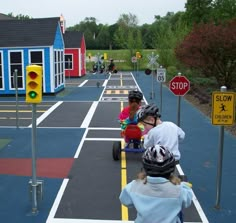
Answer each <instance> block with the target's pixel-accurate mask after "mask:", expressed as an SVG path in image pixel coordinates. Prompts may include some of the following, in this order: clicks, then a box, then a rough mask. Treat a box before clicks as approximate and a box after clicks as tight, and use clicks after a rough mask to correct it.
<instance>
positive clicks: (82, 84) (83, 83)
mask: <svg viewBox="0 0 236 223" xmlns="http://www.w3.org/2000/svg"><path fill="white" fill-rule="evenodd" d="M87 82H88V80H85V81H84V82H82V83H81V84H80V85H78V87H82V86H84V85H85V84H86V83H87Z"/></svg>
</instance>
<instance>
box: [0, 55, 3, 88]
mask: <svg viewBox="0 0 236 223" xmlns="http://www.w3.org/2000/svg"><path fill="white" fill-rule="evenodd" d="M0 89H3V65H2V52H0Z"/></svg>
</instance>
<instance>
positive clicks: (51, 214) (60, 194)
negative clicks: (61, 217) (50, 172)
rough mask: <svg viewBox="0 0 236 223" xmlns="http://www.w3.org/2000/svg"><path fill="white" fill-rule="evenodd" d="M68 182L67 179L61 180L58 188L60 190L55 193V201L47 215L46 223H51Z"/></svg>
mask: <svg viewBox="0 0 236 223" xmlns="http://www.w3.org/2000/svg"><path fill="white" fill-rule="evenodd" d="M68 182H69V179H64V180H63V182H62V185H61V187H60V190H59V192H58V193H57V196H56V199H55V201H54V203H53V206H52V208H51V210H50V213H49V215H48V218H47V221H46V223H52V222H53V220H54V216H55V214H56V211H57V208H58V206H59V204H60V201H61V198H62V196H63V194H64V191H65V188H66V186H67V183H68Z"/></svg>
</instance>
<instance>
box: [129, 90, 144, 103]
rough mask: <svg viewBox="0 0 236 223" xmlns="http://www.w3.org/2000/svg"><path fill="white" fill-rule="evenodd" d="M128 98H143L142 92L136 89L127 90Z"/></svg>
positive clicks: (138, 99)
mask: <svg viewBox="0 0 236 223" xmlns="http://www.w3.org/2000/svg"><path fill="white" fill-rule="evenodd" d="M128 98H129V101H132V100H136V101H141V100H142V99H143V94H142V92H140V91H138V90H133V91H129V95H128Z"/></svg>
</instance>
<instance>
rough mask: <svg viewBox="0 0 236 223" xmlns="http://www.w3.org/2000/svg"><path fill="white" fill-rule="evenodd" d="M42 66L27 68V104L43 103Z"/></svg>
mask: <svg viewBox="0 0 236 223" xmlns="http://www.w3.org/2000/svg"><path fill="white" fill-rule="evenodd" d="M42 75H43V69H42V66H38V65H29V66H27V67H26V98H25V101H26V103H32V104H38V103H40V102H41V101H42V79H43V77H42Z"/></svg>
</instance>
